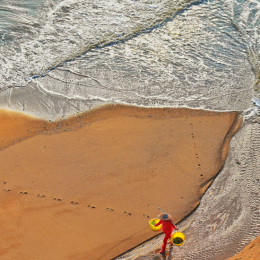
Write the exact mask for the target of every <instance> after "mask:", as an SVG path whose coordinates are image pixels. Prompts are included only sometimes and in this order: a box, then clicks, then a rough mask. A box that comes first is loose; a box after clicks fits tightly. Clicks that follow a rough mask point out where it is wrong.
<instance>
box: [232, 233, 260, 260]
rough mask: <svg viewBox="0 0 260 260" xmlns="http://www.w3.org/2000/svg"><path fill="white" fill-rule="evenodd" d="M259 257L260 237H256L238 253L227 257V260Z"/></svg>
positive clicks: (253, 259)
mask: <svg viewBox="0 0 260 260" xmlns="http://www.w3.org/2000/svg"><path fill="white" fill-rule="evenodd" d="M258 259H260V237H257V238H256V239H255V240H254V241H253V242H251V243H250V244H249V245H248V246H247V247H245V248H244V249H243V250H242V251H241V252H240V253H239V254H237V255H235V256H233V257H230V258H228V259H227V260H258Z"/></svg>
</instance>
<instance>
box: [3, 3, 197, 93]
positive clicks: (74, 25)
mask: <svg viewBox="0 0 260 260" xmlns="http://www.w3.org/2000/svg"><path fill="white" fill-rule="evenodd" d="M5 3H6V4H5V5H4V8H6V9H10V12H9V13H11V14H12V16H11V17H12V19H16V21H14V22H16V23H15V25H16V27H17V28H19V27H20V26H23V28H21V30H20V32H21V31H22V36H21V35H20V33H19V32H18V33H17V34H16V36H17V37H16V38H14V40H13V41H12V42H8V44H2V45H1V48H0V53H1V54H2V55H1V56H0V60H2V61H4V63H5V66H2V68H1V70H2V71H3V73H1V75H0V82H1V83H0V84H1V85H0V87H1V89H6V88H7V87H13V86H25V85H26V83H27V81H28V80H30V79H31V77H33V78H34V77H38V76H44V75H45V73H46V71H48V70H51V69H53V68H55V67H57V66H58V65H61V64H62V63H63V62H65V61H68V60H72V59H74V58H76V57H78V56H80V55H82V54H84V53H85V52H87V51H88V50H90V49H92V48H94V47H97V46H99V47H103V46H105V45H107V44H114V43H116V42H118V41H124V40H127V39H129V38H131V37H132V36H133V35H136V34H138V33H142V32H144V31H147V30H148V31H149V30H151V29H152V28H153V27H154V26H158V25H160V24H162V23H164V22H165V21H166V20H167V19H169V18H170V17H172V16H173V15H174V14H176V13H177V12H178V11H180V10H183V9H184V8H185V7H187V6H188V5H189V4H190V3H192V0H174V1H172V0H163V1H159V0H156V1H142V0H139V1H135V0H127V1H114V0H106V1H90V0H89V1H86V0H78V1H75V0H63V1H57V2H56V3H55V2H54V1H51V0H46V1H45V2H44V3H43V4H42V5H41V9H42V10H43V11H39V12H38V13H37V16H25V14H24V15H19V16H18V14H19V13H20V11H21V12H22V11H24V10H23V9H22V8H19V7H18V6H17V5H16V8H14V7H12V3H10V1H6V2H5ZM23 13H24V12H23ZM16 16H18V17H16ZM27 29H28V30H27ZM10 33H11V34H15V33H16V32H15V30H14V29H13V30H10ZM6 37H8V35H6ZM5 57H8V58H7V59H6V58H5ZM11 57H13V58H11ZM14 57H15V58H14ZM6 65H7V66H6ZM14 74H16V77H14Z"/></svg>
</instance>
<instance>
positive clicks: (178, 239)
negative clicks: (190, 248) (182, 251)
mask: <svg viewBox="0 0 260 260" xmlns="http://www.w3.org/2000/svg"><path fill="white" fill-rule="evenodd" d="M171 241H172V243H173V244H174V245H175V246H182V245H183V243H184V241H185V236H184V234H183V233H181V232H175V233H173V234H172V236H171Z"/></svg>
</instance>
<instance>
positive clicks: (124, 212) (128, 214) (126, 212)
mask: <svg viewBox="0 0 260 260" xmlns="http://www.w3.org/2000/svg"><path fill="white" fill-rule="evenodd" d="M124 213H125V214H128V215H129V216H131V215H132V213H128V212H126V211H125V212H124Z"/></svg>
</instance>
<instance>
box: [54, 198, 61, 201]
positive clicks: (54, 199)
mask: <svg viewBox="0 0 260 260" xmlns="http://www.w3.org/2000/svg"><path fill="white" fill-rule="evenodd" d="M53 200H57V201H61V199H57V198H53Z"/></svg>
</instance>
